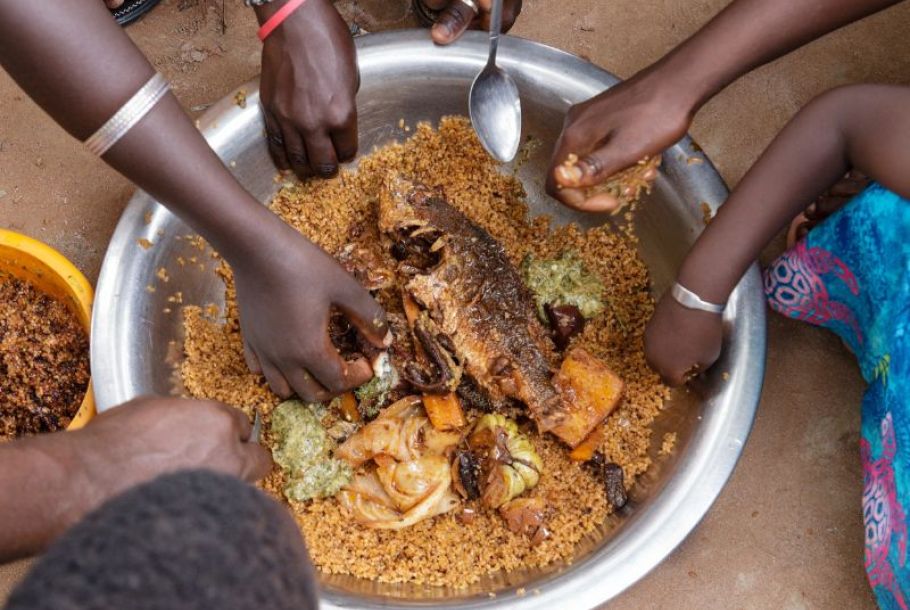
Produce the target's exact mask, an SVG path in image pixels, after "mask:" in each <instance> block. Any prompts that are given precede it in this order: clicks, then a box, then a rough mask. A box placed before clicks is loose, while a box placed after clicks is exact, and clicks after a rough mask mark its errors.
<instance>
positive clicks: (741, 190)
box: [679, 85, 910, 303]
mask: <svg viewBox="0 0 910 610" xmlns="http://www.w3.org/2000/svg"><path fill="white" fill-rule="evenodd" d="M907 108H910V89H908V88H904V87H888V86H878V85H863V86H854V87H848V88H843V89H838V90H835V91H832V92H830V93H828V94H825V95H823V96H821V97H819V98H817V99H816V100H814V101H813V102H812V103H811V104H810V105H809V106H807V107H806V108H805V109H804V110H803V111H801V112H800V113H799V114H798V115H797V116H796V118H794V119H793V121H791V122H790V124H789V125H787V127H786V128H785V129H784V130H783V131H782V132H781V133H780V135H778V137H777V138H776V139H775V140H774V141H773V142H772V143H771V146H770V147H769V148H768V149H767V150H766V151H765V153H764V154H763V155H762V156H761V158H760V159H759V160H758V162H757V163H756V164H755V165H754V166H753V167H752V169H750V170H749V172H748V173H747V174H746V176H745V177H744V178H743V180H742V182H741V183H740V184H739V186H738V187H737V188H736V189H735V191H734V192H733V193H732V194H731V195H730V198H729V199H728V200H727V202H726V203H725V204H724V205H723V206H722V207H721V209H720V211H719V212H718V214H717V216H716V217H715V218H714V220H713V221H712V222H711V224H710V225H708V227H707V228H706V229H705V231H704V233H703V234H702V235H701V237H700V238H699V239H698V241H697V242H696V244H695V246H694V247H693V248H692V250H691V252H690V253H689V255H688V256H687V258H686V260H685V262H684V263H683V266H682V268H681V269H680V273H679V281H680V282H681V283H682V284H683V285H684V286H686V287H688V288H690V289H691V290H694V291H695V292H696V293H698V294H699V295H701V296H702V298H705V299H707V300H709V301H712V302H718V303H721V302H724V301H726V300H727V298H728V296H729V294H730V293H731V292H732V291H733V288H734V287H735V286H736V284H737V283H738V282H739V280H740V278H741V277H742V275H743V274H744V273H745V271H746V269H747V268H748V267H749V265H751V264H752V262H753V261H754V260H755V259H756V258H757V257H758V255H759V253H760V252H761V250H762V249H763V248H764V247H765V246H766V245H767V244H768V243H769V242H770V240H771V239H772V238H773V237H774V235H776V234H777V233H778V232H779V231H780V230H781V229H782V228H783V227H784V226H786V224H787V223H788V222H789V221H790V220H791V219H792V218H793V217H795V216H796V215H797V214H798V213H799V212H801V211H802V210H803V209H804V208H805V207H806V206H807V205H808V204H809V203H810V202H812V201H814V200H815V199H816V198H817V197H818V196H819V195H820V194H821V193H823V192H824V191H825V189H827V188H828V187H830V186H831V185H832V184H833V183H834V182H835V181H837V179H838V178H840V177H841V176H843V174H844V173H845V172H846V171H847V170H848V169H850V168H853V167H855V168H857V169H859V170H861V171H863V172H864V173H866V174H867V175H869V176H870V177H872V178H873V179H875V180H878V181H880V182H882V183H884V184H885V185H886V186H888V187H889V188H891V189H892V190H896V191H898V192H899V193H900V194H902V195H904V196H905V197H910V178H908V176H907V174H906V171H905V168H906V167H908V164H910V113H908V112H907V110H906V109H907Z"/></svg>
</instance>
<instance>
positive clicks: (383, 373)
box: [354, 354, 398, 419]
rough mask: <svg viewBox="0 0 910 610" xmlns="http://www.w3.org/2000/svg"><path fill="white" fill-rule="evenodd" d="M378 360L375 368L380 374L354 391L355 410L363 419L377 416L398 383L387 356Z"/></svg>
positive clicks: (396, 375)
mask: <svg viewBox="0 0 910 610" xmlns="http://www.w3.org/2000/svg"><path fill="white" fill-rule="evenodd" d="M380 358H381V360H380V361H379V365H378V366H377V367H376V368H377V369H378V371H379V373H380V374H379V375H376V376H375V377H373V378H372V379H370V380H369V381H368V382H366V383H365V384H363V385H362V386H360V387H359V388H357V389H356V390H354V396H355V397H356V398H357V408H358V409H359V410H360V414H361V415H363V418H364V419H373V418H374V417H376V416H377V415H379V409H380V408H381V407H382V406H383V405H384V404H385V403H386V402H387V401H388V399H389V391H390V390H391V389H392V388H393V387H395V384H396V383H398V374H397V373H396V372H395V369H394V367H392V363H391V360H390V359H389V357H388V355H387V354H384V355H383V356H380Z"/></svg>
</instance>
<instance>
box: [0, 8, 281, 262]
mask: <svg viewBox="0 0 910 610" xmlns="http://www.w3.org/2000/svg"><path fill="white" fill-rule="evenodd" d="M75 26H78V27H75ZM0 62H2V64H3V67H4V68H5V69H6V70H7V71H8V72H9V73H10V74H11V75H12V76H13V78H15V79H16V81H17V82H18V83H19V84H20V86H22V88H23V89H24V90H25V91H26V93H28V94H29V96H31V97H32V98H33V99H34V100H35V101H36V102H37V103H38V104H39V105H40V106H41V107H42V108H44V110H45V111H47V112H48V114H50V115H51V117H52V118H53V119H54V120H56V121H57V122H58V123H59V124H60V125H61V126H62V127H64V129H66V130H67V131H68V132H69V133H70V134H72V135H73V136H75V137H76V138H79V139H85V138H86V137H88V136H89V135H91V133H93V132H94V131H95V130H96V129H98V127H100V126H101V125H102V124H103V123H104V122H105V121H107V119H109V118H110V117H111V116H112V115H113V114H114V113H115V112H116V111H117V109H118V108H120V106H121V105H122V104H123V103H124V102H126V101H127V100H128V99H129V98H130V97H131V96H132V95H133V94H134V93H135V92H136V91H137V90H138V89H139V88H140V87H141V86H142V85H143V84H144V83H145V82H146V81H147V80H148V79H149V78H150V77H151V76H152V74H153V73H154V71H153V68H152V66H151V65H149V63H148V62H147V61H146V59H145V58H144V57H143V55H142V54H141V53H140V52H139V50H138V49H137V48H136V47H135V46H134V45H133V44H132V42H130V40H129V38H127V37H126V35H125V34H124V33H123V32H122V31H121V30H120V28H119V27H118V26H117V25H116V24H115V23H114V21H113V20H112V19H111V18H110V15H109V13H108V12H107V11H106V10H105V9H104V7H103V5H102V4H101V3H100V2H97V0H71V1H68V2H61V3H58V4H57V5H55V8H54V10H53V11H48V10H46V7H44V6H43V5H42V4H41V3H36V2H16V1H15V0H0ZM104 160H105V161H106V162H108V163H109V164H110V165H111V166H112V167H114V168H115V169H117V170H118V171H120V172H121V173H123V174H124V175H125V176H126V177H128V178H129V179H130V180H132V181H133V182H134V183H136V184H137V185H138V186H139V187H141V188H143V189H145V190H146V191H148V192H149V193H151V194H152V195H153V196H155V197H156V198H157V199H159V200H160V201H162V202H164V203H165V204H167V205H168V206H169V207H170V208H171V209H172V210H173V211H174V212H175V213H177V214H178V215H180V216H181V217H182V218H183V219H184V220H186V221H187V222H188V223H189V224H191V225H192V226H193V228H194V229H196V230H197V231H199V232H200V233H201V234H203V236H205V237H206V238H207V239H208V240H209V241H210V242H211V243H212V244H213V245H214V246H215V247H216V248H218V249H219V250H221V251H222V253H223V254H225V255H226V256H227V257H228V258H231V254H232V253H236V254H237V258H242V257H244V256H245V255H247V254H251V253H253V252H255V249H256V248H255V244H256V242H257V241H258V240H257V238H258V237H259V236H261V234H262V233H263V232H264V231H265V229H266V227H267V226H269V225H271V224H272V223H273V222H274V219H273V217H271V215H270V214H269V213H268V211H267V210H265V209H264V208H263V207H262V206H260V205H258V204H257V202H256V201H255V200H253V199H252V197H250V196H249V194H247V193H246V192H245V191H244V190H243V189H242V188H241V187H240V186H239V184H237V182H236V181H235V180H234V179H233V178H232V177H231V175H230V173H229V172H228V171H227V169H226V168H225V167H224V165H223V164H222V163H221V161H220V160H219V159H218V157H217V156H216V155H215V154H214V153H213V152H212V151H211V149H210V148H209V147H208V145H207V144H206V142H205V140H204V139H203V138H202V136H201V135H200V134H199V133H198V132H197V130H196V129H195V128H194V126H193V125H192V122H191V121H190V120H189V118H188V117H187V116H186V114H185V113H184V112H183V110H182V109H181V108H180V106H179V104H178V102H177V100H176V98H174V96H172V95H167V96H166V97H165V98H164V99H163V100H162V101H161V102H159V103H158V105H157V106H156V107H155V108H154V109H153V110H152V111H151V112H150V113H149V114H148V115H147V116H146V117H145V118H144V119H143V120H142V121H141V122H140V123H139V124H137V125H136V126H135V127H134V128H133V129H132V130H131V131H130V132H129V133H128V134H127V135H126V136H124V137H123V138H122V139H121V140H120V141H119V142H118V143H117V144H116V145H114V147H113V148H111V149H110V151H108V152H107V153H106V154H105V156H104Z"/></svg>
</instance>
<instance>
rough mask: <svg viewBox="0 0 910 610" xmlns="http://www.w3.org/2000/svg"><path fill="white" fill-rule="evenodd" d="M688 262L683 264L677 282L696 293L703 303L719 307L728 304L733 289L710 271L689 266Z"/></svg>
mask: <svg viewBox="0 0 910 610" xmlns="http://www.w3.org/2000/svg"><path fill="white" fill-rule="evenodd" d="M688 262H689V261H688V260H687V261H686V262H684V263H683V266H682V267H681V268H680V270H679V274H678V275H677V277H676V282H677V283H678V284H679V285H681V286H683V287H684V288H686V289H687V290H689V291H691V292H693V293H695V295H697V296H698V298H700V299H702V300H703V301H706V302H708V303H713V304H717V305H724V304H726V302H727V301H728V300H729V298H730V294H731V293H732V292H733V287H732V286H727V283H726V282H725V281H724V280H723V279H722V278H720V277H718V275H717V274H715V273H712V272H711V271H710V270H708V269H704V268H699V267H698V266H696V265H692V264H687V263H688Z"/></svg>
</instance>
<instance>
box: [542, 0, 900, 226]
mask: <svg viewBox="0 0 910 610" xmlns="http://www.w3.org/2000/svg"><path fill="white" fill-rule="evenodd" d="M898 2H899V0H812V1H799V2H794V1H793V0H734V2H732V3H731V4H730V5H729V6H727V7H726V8H725V9H724V10H723V11H721V12H720V13H719V14H718V15H717V16H716V17H714V19H712V20H711V21H710V22H709V23H708V24H707V25H705V26H704V27H703V28H702V29H701V30H699V31H698V32H697V33H696V34H694V35H693V36H692V37H691V38H689V39H688V40H686V41H685V42H684V43H682V44H681V45H679V46H678V47H676V48H675V49H674V50H673V51H671V52H670V53H668V54H667V55H666V56H665V57H663V58H662V59H660V60H659V61H658V62H656V63H655V64H654V65H652V66H649V67H647V68H645V69H644V70H642V71H641V72H639V73H638V74H636V75H635V76H634V77H632V78H630V79H629V80H628V81H626V82H624V83H621V84H620V85H617V86H616V87H613V88H612V89H609V90H608V91H605V92H604V93H601V94H600V95H598V96H596V97H594V98H592V99H590V100H588V101H586V102H584V103H582V104H579V105H577V106H574V107H573V108H572V109H571V110H570V112H569V114H568V116H567V117H566V122H565V125H564V126H563V133H562V137H561V138H560V140H559V142H558V143H557V145H556V149H555V151H554V154H553V159H552V162H551V167H550V175H549V176H548V180H549V181H548V188H549V190H550V193H551V194H552V195H554V196H555V197H557V198H559V199H560V200H561V201H562V202H563V203H565V204H567V205H570V206H572V207H575V208H578V209H582V210H589V211H601V210H602V208H599V207H596V206H594V205H592V204H595V203H596V202H594V201H592V202H588V201H586V199H585V195H584V190H583V189H582V188H572V187H587V186H591V185H595V184H598V183H599V182H602V181H603V180H604V179H606V178H607V177H609V176H610V175H612V174H614V173H616V172H617V171H619V170H621V169H623V168H625V167H628V166H630V165H632V164H634V163H635V162H636V161H638V160H639V159H641V158H643V157H645V156H647V155H657V154H660V153H661V152H663V151H664V150H665V149H666V148H668V147H669V146H671V145H673V144H674V143H675V142H676V141H678V140H679V139H680V138H681V137H682V136H684V135H685V133H686V131H688V129H689V124H690V123H691V121H692V118H693V117H694V116H695V113H696V112H698V110H699V109H700V108H701V107H702V105H704V104H705V103H706V102H707V101H708V100H710V99H711V98H712V97H713V96H714V95H716V94H717V93H718V92H720V91H721V90H722V89H723V88H724V87H726V86H727V85H729V84H730V83H732V82H733V81H734V80H736V79H737V78H739V77H740V76H742V75H743V74H746V73H747V72H749V71H750V70H753V69H754V68H756V67H758V66H761V65H762V64H765V63H767V62H769V61H772V60H774V59H776V58H778V57H781V56H782V55H785V54H787V53H789V52H790V51H792V50H794V49H796V48H798V47H800V46H802V45H804V44H806V43H808V42H811V41H812V40H815V39H816V38H819V37H820V36H823V35H824V34H827V33H828V32H831V31H833V30H836V29H838V28H840V27H842V26H844V25H846V24H848V23H851V22H853V21H856V20H858V19H862V18H863V17H866V16H867V15H870V14H872V13H874V12H876V11H880V10H882V9H884V8H887V7H889V6H891V5H893V4H897V3H898ZM569 153H574V154H577V155H578V156H579V157H580V158H581V159H582V163H580V164H579V166H580V167H581V169H582V175H581V178H580V180H577V181H576V180H568V179H567V177H566V176H565V175H562V174H557V168H558V167H559V165H560V164H561V163H562V162H563V161H565V159H566V157H567V155H568V154H569ZM585 157H589V158H588V160H587V161H585ZM557 184H561V185H562V186H563V187H569V188H563V189H562V190H558V189H557V188H556V186H557Z"/></svg>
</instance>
